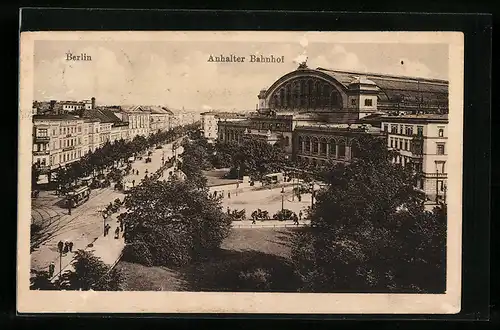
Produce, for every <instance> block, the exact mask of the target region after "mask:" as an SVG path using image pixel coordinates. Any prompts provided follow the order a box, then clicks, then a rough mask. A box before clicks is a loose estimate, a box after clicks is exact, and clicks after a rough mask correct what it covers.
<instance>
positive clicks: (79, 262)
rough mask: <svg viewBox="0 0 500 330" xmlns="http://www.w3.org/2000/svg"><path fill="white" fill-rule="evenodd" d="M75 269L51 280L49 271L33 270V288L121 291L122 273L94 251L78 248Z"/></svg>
mask: <svg viewBox="0 0 500 330" xmlns="http://www.w3.org/2000/svg"><path fill="white" fill-rule="evenodd" d="M73 267H74V271H70V270H67V271H66V272H64V273H63V274H62V276H61V279H60V280H59V279H56V280H55V281H51V279H50V278H49V274H48V273H47V272H44V271H42V272H36V271H33V272H32V277H31V285H30V289H32V290H84V291H87V290H95V291H120V290H121V284H122V282H123V276H122V274H121V273H120V272H119V271H118V270H117V269H116V268H113V269H111V267H109V266H107V265H106V264H104V263H103V262H102V261H101V259H100V258H98V257H96V256H94V255H93V254H92V252H89V251H84V250H78V251H76V252H75V260H74V262H73Z"/></svg>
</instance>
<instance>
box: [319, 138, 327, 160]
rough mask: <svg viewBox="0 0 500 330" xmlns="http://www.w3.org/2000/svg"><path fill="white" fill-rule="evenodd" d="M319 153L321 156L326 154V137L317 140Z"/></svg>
mask: <svg viewBox="0 0 500 330" xmlns="http://www.w3.org/2000/svg"><path fill="white" fill-rule="evenodd" d="M319 153H320V155H322V156H326V139H325V138H321V139H320V141H319Z"/></svg>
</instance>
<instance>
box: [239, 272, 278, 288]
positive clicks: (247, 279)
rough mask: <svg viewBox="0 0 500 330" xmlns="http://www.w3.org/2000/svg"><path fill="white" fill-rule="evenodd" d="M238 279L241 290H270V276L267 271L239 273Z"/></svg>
mask: <svg viewBox="0 0 500 330" xmlns="http://www.w3.org/2000/svg"><path fill="white" fill-rule="evenodd" d="M238 279H239V282H240V283H239V284H240V288H241V289H243V290H259V291H268V290H269V289H270V288H271V274H270V273H269V271H268V270H267V269H263V268H257V269H254V270H248V271H241V272H240V273H239V275H238Z"/></svg>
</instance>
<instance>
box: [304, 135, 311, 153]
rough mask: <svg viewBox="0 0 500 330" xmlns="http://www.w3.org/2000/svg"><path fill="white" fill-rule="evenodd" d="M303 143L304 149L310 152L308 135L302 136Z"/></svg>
mask: <svg viewBox="0 0 500 330" xmlns="http://www.w3.org/2000/svg"><path fill="white" fill-rule="evenodd" d="M304 144H305V146H304V148H305V151H306V152H310V151H311V140H310V138H309V136H306V137H305V138H304Z"/></svg>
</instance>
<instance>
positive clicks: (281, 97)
mask: <svg viewBox="0 0 500 330" xmlns="http://www.w3.org/2000/svg"><path fill="white" fill-rule="evenodd" d="M284 104H285V89H284V88H282V89H280V104H279V105H278V108H283V105H284Z"/></svg>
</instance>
